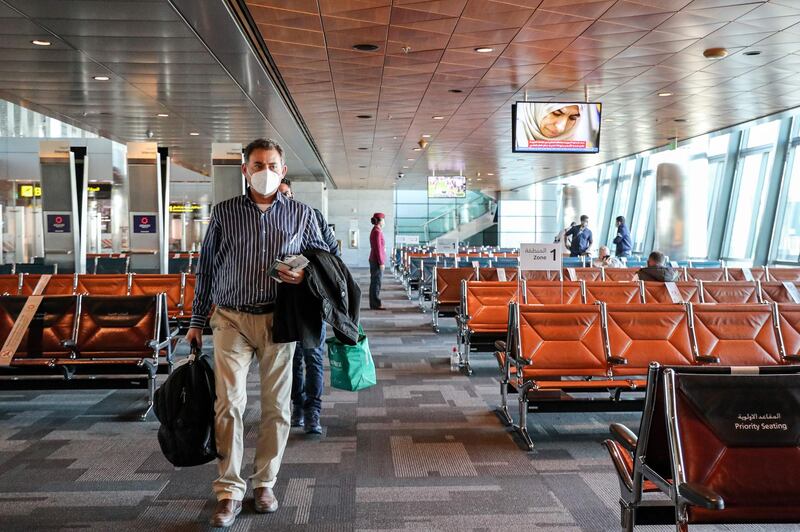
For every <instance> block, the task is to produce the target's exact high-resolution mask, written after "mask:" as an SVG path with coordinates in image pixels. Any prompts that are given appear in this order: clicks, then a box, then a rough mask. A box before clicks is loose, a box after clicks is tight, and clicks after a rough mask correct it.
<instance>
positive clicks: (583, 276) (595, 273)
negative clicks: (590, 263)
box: [564, 268, 603, 281]
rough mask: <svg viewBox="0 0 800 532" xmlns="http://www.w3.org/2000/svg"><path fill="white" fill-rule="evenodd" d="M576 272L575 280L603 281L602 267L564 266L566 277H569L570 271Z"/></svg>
mask: <svg viewBox="0 0 800 532" xmlns="http://www.w3.org/2000/svg"><path fill="white" fill-rule="evenodd" d="M570 271H573V272H575V279H574V280H575V281H602V280H603V269H602V268H564V279H569V278H570V275H569V272H570Z"/></svg>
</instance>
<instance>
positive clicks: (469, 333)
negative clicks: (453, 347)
mask: <svg viewBox="0 0 800 532" xmlns="http://www.w3.org/2000/svg"><path fill="white" fill-rule="evenodd" d="M461 287H462V305H461V313H460V315H459V317H458V321H459V330H460V333H459V348H460V349H459V355H460V358H461V363H462V365H463V367H464V369H465V371H466V373H467V375H471V374H472V368H471V366H470V353H472V352H473V351H475V352H493V351H494V350H495V349H494V344H495V342H496V341H498V340H503V339H505V338H506V336H507V334H508V305H509V303H511V302H512V301H516V300H517V299H518V298H519V297H520V285H519V284H518V283H517V282H516V281H510V282H509V281H506V282H500V281H466V280H465V281H462V285H461ZM524 293H525V288H524V285H523V286H522V292H521V294H522V295H523V297H524Z"/></svg>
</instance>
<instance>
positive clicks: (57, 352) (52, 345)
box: [0, 296, 77, 376]
mask: <svg viewBox="0 0 800 532" xmlns="http://www.w3.org/2000/svg"><path fill="white" fill-rule="evenodd" d="M27 301H28V297H27V296H4V297H0V341H2V342H5V340H6V338H8V335H9V334H10V333H11V329H12V327H13V326H14V323H15V322H16V320H17V317H18V316H19V314H20V312H21V311H22V309H23V307H24V306H25V304H26V302H27ZM76 309H77V297H75V296H45V297H43V298H42V301H41V303H40V304H39V308H38V309H37V310H36V313H35V314H34V317H33V320H32V321H31V323H30V325H29V326H28V329H27V330H26V331H25V334H24V336H23V337H22V341H21V342H20V344H19V346H18V347H17V351H16V353H15V354H14V358H13V359H12V362H11V366H10V368H9V369H8V370H7V371H5V372H4V375H5V374H10V375H15V374H16V375H19V374H20V373H25V371H26V368H28V369H31V370H34V371H37V372H38V371H39V370H43V371H42V372H43V373H46V374H52V373H54V372H56V373H58V372H60V370H59V369H58V368H56V367H55V366H54V364H53V360H54V359H56V358H69V357H70V356H72V350H71V348H70V346H71V343H72V342H71V341H72V340H73V339H74V335H75V325H76V322H75V320H76ZM65 376H66V375H65Z"/></svg>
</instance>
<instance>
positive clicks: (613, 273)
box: [603, 268, 639, 283]
mask: <svg viewBox="0 0 800 532" xmlns="http://www.w3.org/2000/svg"><path fill="white" fill-rule="evenodd" d="M638 271H639V268H604V269H603V275H604V276H605V279H606V282H609V281H614V282H623V283H624V282H632V281H635V280H636V272H638Z"/></svg>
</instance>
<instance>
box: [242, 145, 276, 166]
mask: <svg viewBox="0 0 800 532" xmlns="http://www.w3.org/2000/svg"><path fill="white" fill-rule="evenodd" d="M255 150H275V151H276V152H278V155H280V156H281V162H282V163H283V162H285V161H284V159H283V148H281V145H280V144H278V143H277V142H276V141H274V140H272V139H256V140H254V141H253V142H251V143H250V144H248V145H247V147H245V149H244V162H248V161H250V154H251V153H253V152H254V151H255Z"/></svg>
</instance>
